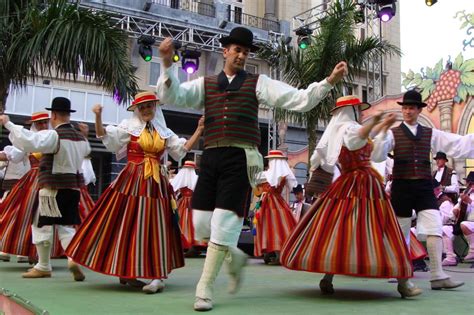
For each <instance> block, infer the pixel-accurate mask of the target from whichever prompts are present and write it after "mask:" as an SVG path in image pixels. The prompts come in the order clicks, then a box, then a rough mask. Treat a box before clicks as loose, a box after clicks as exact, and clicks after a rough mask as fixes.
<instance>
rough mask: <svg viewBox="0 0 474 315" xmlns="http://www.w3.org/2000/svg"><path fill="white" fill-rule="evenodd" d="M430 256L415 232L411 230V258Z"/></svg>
mask: <svg viewBox="0 0 474 315" xmlns="http://www.w3.org/2000/svg"><path fill="white" fill-rule="evenodd" d="M426 256H428V253H427V252H426V249H425V247H424V246H423V244H422V243H421V242H420V241H419V240H418V239H417V238H416V235H415V233H413V232H412V231H410V258H411V260H415V259H421V258H425V257H426Z"/></svg>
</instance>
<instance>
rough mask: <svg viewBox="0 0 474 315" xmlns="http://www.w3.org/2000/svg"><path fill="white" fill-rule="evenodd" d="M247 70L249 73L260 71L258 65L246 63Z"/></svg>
mask: <svg viewBox="0 0 474 315" xmlns="http://www.w3.org/2000/svg"><path fill="white" fill-rule="evenodd" d="M245 71H247V72H248V73H252V74H257V73H258V65H253V64H246V65H245Z"/></svg>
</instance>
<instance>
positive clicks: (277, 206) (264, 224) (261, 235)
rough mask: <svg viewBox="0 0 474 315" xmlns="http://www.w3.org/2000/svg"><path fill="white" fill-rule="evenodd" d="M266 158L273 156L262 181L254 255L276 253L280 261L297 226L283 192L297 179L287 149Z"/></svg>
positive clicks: (274, 152)
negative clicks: (283, 250)
mask: <svg viewBox="0 0 474 315" xmlns="http://www.w3.org/2000/svg"><path fill="white" fill-rule="evenodd" d="M265 158H267V159H269V162H268V164H269V167H268V170H267V171H266V172H264V175H265V178H266V182H265V183H264V184H262V185H263V194H262V199H261V202H260V209H259V211H258V212H257V213H256V221H257V224H256V236H255V238H254V239H255V242H254V255H255V256H256V257H260V256H262V255H263V254H270V253H276V259H275V263H278V260H279V259H278V257H279V252H280V251H281V248H282V247H283V244H284V242H285V241H286V239H287V238H288V236H289V235H290V233H291V232H292V231H293V228H294V227H295V226H296V220H295V218H294V217H293V214H292V212H291V208H290V206H289V205H288V203H287V202H286V200H285V199H284V198H283V196H282V191H283V189H284V188H285V187H286V188H287V189H292V188H293V187H295V186H296V185H297V181H296V178H295V175H294V174H293V172H292V171H291V169H290V167H289V165H288V162H287V161H286V156H285V155H284V154H283V152H281V151H280V150H271V151H270V152H269V154H268V156H266V157H265Z"/></svg>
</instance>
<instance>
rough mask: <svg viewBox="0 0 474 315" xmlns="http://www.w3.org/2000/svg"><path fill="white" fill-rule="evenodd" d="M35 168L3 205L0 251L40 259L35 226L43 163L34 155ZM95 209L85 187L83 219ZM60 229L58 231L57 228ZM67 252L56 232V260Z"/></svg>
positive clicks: (54, 247) (82, 196)
mask: <svg viewBox="0 0 474 315" xmlns="http://www.w3.org/2000/svg"><path fill="white" fill-rule="evenodd" d="M30 164H31V169H30V171H29V172H28V173H26V174H25V176H23V177H22V178H21V180H20V181H19V183H18V184H17V185H16V186H15V187H13V189H12V191H11V192H10V194H9V195H8V196H7V198H6V199H5V201H4V202H3V203H2V204H0V213H2V215H0V239H1V242H0V250H1V251H3V252H5V253H9V254H12V255H21V256H28V257H36V256H37V254H36V247H35V245H34V244H32V234H31V224H32V222H33V216H34V214H35V211H36V209H37V207H38V190H39V186H38V165H39V161H38V160H37V159H36V158H34V157H33V155H30ZM93 206H94V201H93V200H92V198H91V196H90V195H89V193H88V191H87V187H85V186H83V187H82V188H81V203H80V204H79V208H80V209H81V211H80V215H81V219H83V218H84V216H85V215H86V213H87V212H89V211H90V210H91V209H92V207H93ZM55 229H56V228H55ZM63 255H64V251H63V249H62V247H61V244H60V242H59V238H58V234H57V233H56V231H55V233H54V240H53V248H52V250H51V256H52V257H60V256H63Z"/></svg>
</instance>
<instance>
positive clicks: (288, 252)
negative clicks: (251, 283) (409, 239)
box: [281, 143, 413, 278]
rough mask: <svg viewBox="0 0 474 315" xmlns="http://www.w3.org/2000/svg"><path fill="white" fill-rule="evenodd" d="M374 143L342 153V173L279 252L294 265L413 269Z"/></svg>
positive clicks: (389, 271) (375, 273) (391, 273)
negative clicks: (373, 156)
mask: <svg viewBox="0 0 474 315" xmlns="http://www.w3.org/2000/svg"><path fill="white" fill-rule="evenodd" d="M371 150H372V145H371V143H369V144H367V145H366V146H365V147H363V148H361V149H359V150H356V151H349V150H347V148H345V147H343V148H342V150H341V154H340V156H339V161H340V163H341V165H342V175H341V176H340V177H339V178H338V179H337V180H336V181H335V182H334V183H333V184H332V185H331V186H330V187H329V189H328V190H327V191H326V192H325V193H324V194H323V195H322V196H321V198H320V199H318V200H317V201H316V202H315V203H314V204H313V206H312V207H311V208H310V209H309V210H308V213H307V214H305V215H304V216H303V218H302V219H301V221H300V222H299V223H298V225H297V226H296V228H295V230H294V231H293V233H292V235H291V236H290V237H289V238H288V240H287V241H286V243H285V245H284V247H283V250H282V252H281V263H282V264H283V265H284V266H286V267H287V268H290V269H295V270H305V271H310V272H318V273H330V274H344V275H352V276H363V277H377V278H391V277H394V278H407V277H411V276H412V275H413V270H412V265H411V261H410V254H409V251H408V248H407V245H406V243H405V240H404V238H403V235H402V232H401V230H400V227H399V225H398V222H397V220H396V216H395V213H394V211H393V208H392V206H391V204H390V201H389V200H388V198H387V195H386V194H385V191H384V187H383V183H382V178H381V177H380V175H379V174H378V173H377V171H376V170H375V169H373V168H372V167H371V166H370V153H371Z"/></svg>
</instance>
